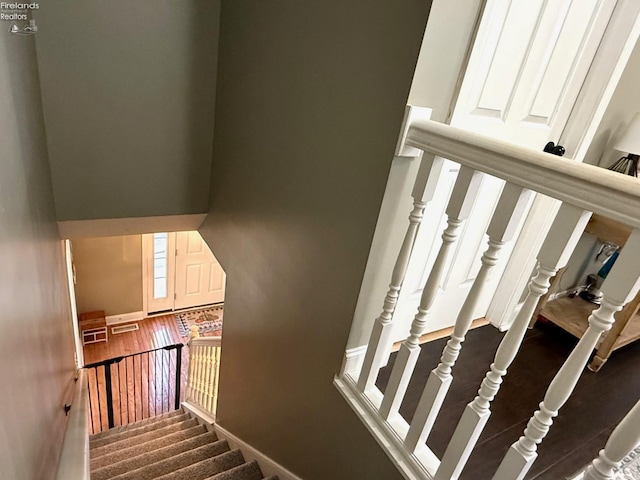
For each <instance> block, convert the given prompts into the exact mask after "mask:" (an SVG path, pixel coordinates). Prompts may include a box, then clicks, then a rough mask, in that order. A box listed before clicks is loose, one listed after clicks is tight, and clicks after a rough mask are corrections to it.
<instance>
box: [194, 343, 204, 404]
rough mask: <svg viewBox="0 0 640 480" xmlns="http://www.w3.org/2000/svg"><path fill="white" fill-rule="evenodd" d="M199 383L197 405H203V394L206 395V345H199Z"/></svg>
mask: <svg viewBox="0 0 640 480" xmlns="http://www.w3.org/2000/svg"><path fill="white" fill-rule="evenodd" d="M197 359H198V383H197V389H198V392H197V395H196V403H197V404H198V405H202V400H203V393H204V374H205V366H204V345H198V356H197Z"/></svg>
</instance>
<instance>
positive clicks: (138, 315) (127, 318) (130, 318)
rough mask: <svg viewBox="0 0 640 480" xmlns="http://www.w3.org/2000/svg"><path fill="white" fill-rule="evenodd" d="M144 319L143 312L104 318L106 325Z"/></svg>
mask: <svg viewBox="0 0 640 480" xmlns="http://www.w3.org/2000/svg"><path fill="white" fill-rule="evenodd" d="M143 319H144V312H142V311H140V312H130V313H121V314H119V315H109V316H108V317H106V318H105V320H106V321H107V325H117V324H119V323H129V322H137V321H138V320H143Z"/></svg>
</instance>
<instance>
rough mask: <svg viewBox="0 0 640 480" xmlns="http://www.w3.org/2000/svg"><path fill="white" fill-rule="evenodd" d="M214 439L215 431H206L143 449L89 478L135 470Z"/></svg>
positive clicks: (105, 478) (104, 478) (223, 446)
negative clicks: (174, 441) (184, 438)
mask: <svg viewBox="0 0 640 480" xmlns="http://www.w3.org/2000/svg"><path fill="white" fill-rule="evenodd" d="M216 440H217V437H216V435H215V433H213V432H207V433H202V434H200V435H197V436H195V437H191V438H187V439H186V440H182V441H181V442H178V443H174V444H172V445H168V446H166V447H163V448H159V449H155V450H151V451H147V450H145V451H144V453H141V454H140V455H137V456H135V457H128V458H125V459H123V460H121V461H119V462H117V463H111V464H108V465H105V466H104V467H102V468H99V469H97V470H93V471H92V472H91V480H108V479H109V478H112V477H115V476H116V475H120V474H122V473H126V472H128V471H129V470H135V469H137V468H141V467H144V466H145V465H148V464H151V463H156V462H159V461H161V460H165V459H167V458H171V457H173V456H174V455H179V454H181V453H184V452H187V451H189V450H193V449H195V448H198V447H202V446H203V445H207V444H215V443H216ZM219 443H220V449H221V450H222V451H228V450H229V445H228V444H227V442H226V440H220V441H219ZM143 445H146V444H143Z"/></svg>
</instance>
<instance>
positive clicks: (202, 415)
mask: <svg viewBox="0 0 640 480" xmlns="http://www.w3.org/2000/svg"><path fill="white" fill-rule="evenodd" d="M182 408H183V409H185V410H186V411H187V412H189V413H190V414H192V415H193V416H195V417H197V418H198V420H200V422H201V423H203V424H204V425H206V427H207V429H209V430H213V424H214V423H215V421H216V419H215V417H213V416H212V415H211V414H210V413H209V412H205V411H204V410H203V409H202V408H200V407H199V406H197V405H194V404H192V403H189V402H187V401H184V402H182ZM209 427H211V428H209Z"/></svg>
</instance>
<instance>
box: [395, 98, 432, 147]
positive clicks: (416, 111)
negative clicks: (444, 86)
mask: <svg viewBox="0 0 640 480" xmlns="http://www.w3.org/2000/svg"><path fill="white" fill-rule="evenodd" d="M431 112H433V109H431V108H427V107H416V106H415V105H407V106H406V107H405V108H404V118H403V119H402V126H401V127H400V136H399V137H398V144H397V145H396V153H395V156H396V157H419V156H420V155H422V151H420V150H418V149H417V148H415V147H412V146H410V145H407V144H406V140H407V133H408V132H409V126H410V125H411V124H412V123H413V122H415V121H416V120H431Z"/></svg>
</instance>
